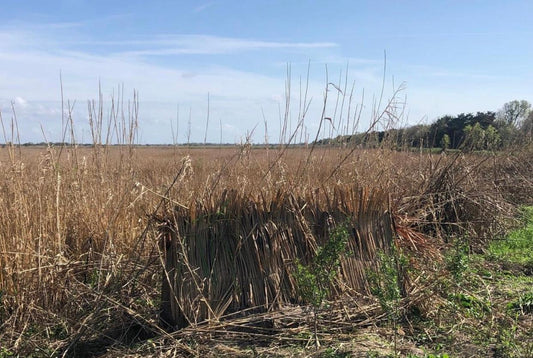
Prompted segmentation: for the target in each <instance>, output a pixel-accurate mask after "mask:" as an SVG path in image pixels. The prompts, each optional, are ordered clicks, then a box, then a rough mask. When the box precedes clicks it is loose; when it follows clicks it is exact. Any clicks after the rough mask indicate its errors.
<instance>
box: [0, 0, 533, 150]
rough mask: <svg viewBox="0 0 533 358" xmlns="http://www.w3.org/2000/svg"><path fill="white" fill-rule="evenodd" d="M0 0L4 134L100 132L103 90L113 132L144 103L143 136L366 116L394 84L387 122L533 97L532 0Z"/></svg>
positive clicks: (254, 132)
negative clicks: (99, 107)
mask: <svg viewBox="0 0 533 358" xmlns="http://www.w3.org/2000/svg"><path fill="white" fill-rule="evenodd" d="M0 3H1V5H2V6H1V11H0V111H1V112H0V113H1V115H2V123H3V128H4V130H3V132H2V134H3V137H0V142H4V141H10V140H12V139H15V138H16V137H17V135H16V134H15V133H16V129H15V128H17V127H18V137H19V140H20V142H21V143H25V142H43V141H50V142H54V141H60V140H61V139H62V138H63V134H62V133H63V132H64V131H65V130H66V131H67V132H68V133H70V127H68V126H67V125H68V123H72V126H73V128H74V131H73V133H74V137H75V140H76V141H77V142H85V143H90V142H92V141H93V137H92V135H91V129H90V115H89V112H90V111H89V106H88V104H89V103H96V104H98V101H99V98H101V99H102V103H103V108H102V114H103V125H102V128H103V130H102V132H106V123H108V122H109V121H111V122H112V123H118V126H119V127H120V125H121V124H122V123H123V122H122V120H123V119H122V118H124V120H125V122H126V123H127V122H128V120H129V119H130V118H137V122H138V130H137V137H136V138H137V139H136V141H137V142H138V143H140V144H165V143H168V144H172V143H185V142H187V141H190V142H204V141H206V142H212V143H220V142H222V143H241V142H243V141H245V140H246V138H249V139H250V140H251V141H252V142H254V143H262V142H264V141H268V142H269V143H276V142H279V141H280V140H283V139H280V137H283V135H282V134H281V133H282V132H283V123H284V122H285V123H287V129H286V130H285V132H286V133H292V131H294V130H296V129H297V128H298V129H299V134H298V135H297V136H296V139H295V140H296V141H302V140H305V139H310V140H312V139H314V138H315V136H316V135H317V133H318V136H319V137H325V136H335V135H339V134H346V133H350V132H352V131H354V130H355V131H364V130H366V129H367V128H368V126H369V125H370V123H371V122H372V120H373V118H376V112H377V113H379V112H380V111H383V110H384V109H385V106H386V103H388V102H387V101H389V100H390V99H391V98H394V99H395V100H394V101H393V103H394V104H395V106H394V107H395V111H394V116H393V117H391V118H390V120H388V121H384V122H382V123H381V122H380V124H379V125H382V126H385V125H391V124H393V125H397V126H405V125H413V124H427V123H431V122H433V121H434V120H436V119H437V118H439V117H441V116H443V115H446V114H451V115H454V114H459V113H469V112H477V111H497V110H498V109H499V108H501V107H502V106H503V104H504V103H506V102H508V101H511V100H515V99H525V100H528V101H530V102H532V101H533V66H532V65H531V59H532V58H533V41H531V39H532V38H533V21H531V14H532V13H533V1H531V0H526V1H513V0H509V1H496V0H495V1H490V0H487V1H481V0H461V1H451V0H450V1H445V0H442V1H427V0H424V1H381V0H375V1H353V0H352V1H344V0H337V1H331V0H330V1H321V0H316V1H303V0H302V1H289V0H279V1H278V0H270V1H266V0H257V1H251V0H250V1H242V0H240V1H232V0H231V1H230V0H228V1H223V0H219V1H217V0H215V1H157V0H154V1H137V0H128V1H112V0H106V1H100V0H57V1H40V0H38V1H34V0H25V1H11V0H1V2H0ZM326 88H327V92H326ZM352 88H353V90H352ZM306 89H307V95H305V93H306ZM397 90H398V91H397ZM62 93H63V94H62ZM382 93H383V94H382ZM325 95H327V100H326V101H324V97H325ZM100 96H101V97H100ZM134 96H135V97H134ZM343 98H344V104H342V103H343V101H342V99H343ZM350 98H351V99H350ZM380 98H381V101H380ZM62 99H63V101H62ZM287 99H288V101H287ZM113 102H114V107H113V106H112V105H113ZM287 102H288V103H287ZM303 102H305V104H302V103H303ZM62 103H63V105H62ZM324 103H326V104H325V108H323V107H324ZM134 104H137V105H138V111H137V112H135V111H134V109H135V108H137V107H136V106H134ZM302 108H308V110H307V111H305V116H304V120H303V122H300V120H301V118H302V114H303V112H304V111H303V110H302ZM95 109H97V108H93V110H92V111H91V112H92V114H93V116H92V119H93V121H95V118H96V117H97V113H95V111H94V110H95ZM113 109H114V110H115V112H113ZM96 112H97V111H96ZM69 113H70V117H71V118H72V122H71V121H70V120H68V118H69ZM112 113H115V114H117V115H116V116H113V114H112ZM285 113H286V114H285ZM359 113H360V115H359ZM323 117H328V118H331V119H332V120H331V121H323V123H322V125H320V123H321V118H323ZM357 118H359V122H358V125H357V127H354V124H355V122H356V119H357ZM285 119H286V121H285ZM385 122H386V123H385ZM65 123H67V124H65ZM93 123H95V122H93ZM298 123H301V124H300V125H298ZM350 123H351V124H350ZM93 128H94V125H93ZM113 133H114V136H115V137H116V132H113ZM104 136H105V133H104ZM67 139H69V138H67ZM119 140H120V139H119ZM286 140H287V135H286V136H285V141H286Z"/></svg>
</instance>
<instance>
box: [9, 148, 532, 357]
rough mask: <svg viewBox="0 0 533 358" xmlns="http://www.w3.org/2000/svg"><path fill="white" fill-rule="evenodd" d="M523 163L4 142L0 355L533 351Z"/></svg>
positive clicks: (499, 155)
mask: <svg viewBox="0 0 533 358" xmlns="http://www.w3.org/2000/svg"><path fill="white" fill-rule="evenodd" d="M531 158H533V147H532V146H531V144H524V145H522V146H520V147H517V148H509V149H506V150H505V151H499V152H488V151H484V152H460V151H455V152H447V153H432V152H430V151H426V150H408V151H400V150H396V149H395V150H393V149H391V148H387V147H386V146H382V147H380V148H374V149H364V148H349V147H335V146H319V145H316V146H312V145H309V146H301V147H296V146H270V147H268V148H267V147H255V146H252V145H249V144H248V145H246V144H245V145H241V146H224V147H217V146H210V147H187V146H157V147H155V146H134V145H131V146H130V145H123V146H105V145H101V146H98V145H97V146H90V147H89V146H75V145H64V146H27V147H24V146H16V145H4V146H3V147H2V148H0V192H1V194H0V268H1V270H0V357H11V356H21V357H49V356H50V357H54V356H73V357H75V356H87V357H89V356H105V357H120V356H130V357H141V356H161V357H163V356H164V357H171V356H200V355H203V356H213V357H214V356H248V357H258V356H261V357H267V356H301V357H304V356H306V357H307V356H313V357H350V356H359V357H386V356H402V357H403V356H406V357H407V356H410V357H446V356H448V357H471V356H487V357H488V356H491V357H527V356H532V354H533V338H532V335H531V331H532V329H533V325H532V323H533V318H532V307H533V291H532V289H531V287H533V279H532V276H531V275H532V272H533V254H532V247H533V234H532V232H533V231H532V229H531V225H532V222H533V212H532V211H531V206H532V205H533V182H532V178H533V160H531ZM528 225H529V226H528ZM338 228H340V229H343V230H340V229H338ZM250 242H251V244H249V243H250ZM332 242H333V243H336V244H337V245H336V246H335V245H329V244H328V243H332ZM232 243H235V245H233V244H232ZM232 245H233V246H232ZM202 250H204V251H202ZM269 250H270V251H269ZM276 250H277V251H276ZM203 252H205V254H203ZM232 260H233V261H232ZM235 262H237V263H235ZM230 263H233V264H230ZM229 266H231V267H230V268H228V267H229ZM180 275H181V276H180ZM180 282H181V283H182V284H181V285H180ZM186 288H188V289H186ZM162 310H163V311H165V312H163V314H166V315H167V316H164V315H163V316H162ZM168 315H170V316H171V317H170V319H168V317H169V316H168ZM162 317H163V318H162ZM165 317H166V319H165Z"/></svg>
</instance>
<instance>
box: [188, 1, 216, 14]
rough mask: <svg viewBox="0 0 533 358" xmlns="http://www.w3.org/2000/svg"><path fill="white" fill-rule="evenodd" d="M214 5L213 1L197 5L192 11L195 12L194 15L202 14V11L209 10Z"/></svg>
mask: <svg viewBox="0 0 533 358" xmlns="http://www.w3.org/2000/svg"><path fill="white" fill-rule="evenodd" d="M214 4H215V1H210V2H207V3H205V4H202V5H199V6H197V7H195V8H194V9H193V10H192V11H193V12H195V13H199V12H202V11H204V10H206V9H208V8H210V7H211V6H213V5H214Z"/></svg>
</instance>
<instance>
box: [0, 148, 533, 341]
mask: <svg viewBox="0 0 533 358" xmlns="http://www.w3.org/2000/svg"><path fill="white" fill-rule="evenodd" d="M531 154H532V151H531V148H526V149H523V150H521V151H520V152H516V153H512V154H509V155H507V154H496V155H492V154H461V153H458V154H448V155H445V156H443V155H440V154H437V155H435V154H430V153H413V152H397V151H391V150H388V149H372V150H365V149H358V150H355V151H349V150H348V149H342V148H333V147H316V148H315V150H314V151H313V152H312V153H311V152H310V151H309V150H308V149H305V148H290V149H287V150H285V151H283V152H282V151H280V150H278V149H265V148H262V149H254V148H251V147H249V146H243V147H231V148H195V149H188V148H175V147H156V148H154V147H131V146H123V147H105V146H100V147H96V148H88V147H79V148H76V147H62V148H61V147H57V148H45V147H40V148H35V147H29V148H16V147H9V146H6V147H4V148H0V268H1V269H0V293H1V296H0V322H1V326H0V340H1V341H2V342H6V343H3V344H5V345H6V346H8V347H14V348H17V347H19V348H20V347H21V346H24V345H25V344H26V345H29V347H31V344H30V343H28V342H25V339H24V337H25V334H28V332H30V331H32V332H33V333H32V335H33V338H32V339H34V341H35V342H38V340H39V339H42V340H43V341H46V342H48V343H47V344H49V345H50V346H51V347H54V344H56V346H55V348H58V347H59V346H61V345H63V344H64V343H65V341H68V342H73V341H76V340H79V339H81V338H82V337H83V338H84V339H88V337H91V336H94V335H96V334H97V333H99V332H101V331H102V330H104V329H105V328H106V327H109V326H110V325H113V324H120V322H125V321H124V317H126V316H127V317H130V318H131V317H133V319H134V320H135V321H136V322H138V323H139V324H142V325H145V326H147V327H151V329H154V330H157V329H158V328H157V324H156V323H157V312H158V309H159V304H160V302H159V300H160V297H159V289H160V285H161V281H162V277H161V268H162V266H163V265H164V262H162V260H161V257H160V256H159V252H160V250H159V245H158V243H159V241H160V237H161V232H162V231H161V230H160V227H158V225H157V222H156V221H155V220H154V217H162V216H164V215H165V214H168V213H170V212H173V211H174V210H175V208H176V207H177V208H181V209H178V210H184V211H185V212H188V213H189V212H190V209H191V208H194V207H195V205H198V203H202V205H204V206H205V205H207V206H209V207H214V206H216V205H217V204H216V203H219V202H220V200H221V198H223V195H224V194H223V193H225V192H228V191H231V193H233V194H232V195H235V196H236V197H240V198H251V197H258V196H259V195H262V196H266V197H268V200H267V202H271V201H275V196H276V193H280V192H281V193H292V195H294V197H299V198H305V197H308V198H310V201H311V200H315V201H316V205H319V206H321V207H326V206H327V201H328V198H333V197H335V196H338V195H348V193H349V190H351V189H349V188H365V189H366V190H376V191H380V192H384V193H387V195H389V196H390V203H391V207H392V212H393V214H394V218H395V220H396V226H397V227H398V228H401V230H400V231H399V232H401V233H402V234H401V235H400V239H401V240H403V245H404V246H405V247H406V248H408V249H412V250H422V249H423V248H424V245H426V244H427V248H428V250H429V247H430V246H431V245H430V244H429V243H428V241H427V240H428V237H430V238H431V237H432V238H434V243H436V244H441V243H442V242H443V238H445V237H447V235H450V234H452V235H460V234H461V233H462V232H465V231H466V232H469V233H470V235H471V237H472V238H473V239H474V238H475V236H476V235H479V237H480V238H481V239H486V238H487V237H488V236H490V235H494V234H495V233H497V232H498V230H500V225H501V224H502V221H501V220H497V218H501V216H502V215H503V214H504V213H506V212H509V210H512V208H513V204H514V202H513V201H515V202H516V201H518V200H520V201H522V202H529V203H531V201H532V198H531V188H532V185H531V181H530V179H528V177H529V178H531V176H530V175H528V174H531V173H532V170H531V164H530V161H529V160H528V159H527V158H529V159H531V157H532V156H531ZM344 158H346V160H344ZM339 163H342V164H339ZM510 180H512V181H513V183H514V185H509V182H510ZM342 188H344V189H342ZM339 190H340V191H339ZM517 192H518V193H519V194H517ZM313 193H319V195H316V196H313V197H311V196H312V195H313ZM339 193H340V194H339ZM520 193H522V195H520ZM517 198H518V199H517ZM330 204H331V203H330ZM199 210H200V209H199ZM324 211H326V210H325V209H324ZM489 214H490V215H489ZM509 214H510V212H509ZM264 230H267V229H266V228H265V229H264ZM461 230H463V231H461ZM421 232H422V233H424V234H425V235H427V236H420V233H421ZM424 240H426V241H424ZM121 317H122V318H121ZM73 337H74V338H73ZM67 338H68V339H67ZM35 344H38V343H35ZM55 348H52V349H55Z"/></svg>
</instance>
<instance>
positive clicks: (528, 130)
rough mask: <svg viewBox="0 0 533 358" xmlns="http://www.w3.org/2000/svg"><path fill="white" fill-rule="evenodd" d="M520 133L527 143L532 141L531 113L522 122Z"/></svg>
mask: <svg viewBox="0 0 533 358" xmlns="http://www.w3.org/2000/svg"><path fill="white" fill-rule="evenodd" d="M520 131H521V132H522V134H523V135H524V138H525V139H526V140H527V141H531V140H533V111H531V112H529V116H527V118H526V119H525V120H524V121H523V122H522V125H521V126H520Z"/></svg>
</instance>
